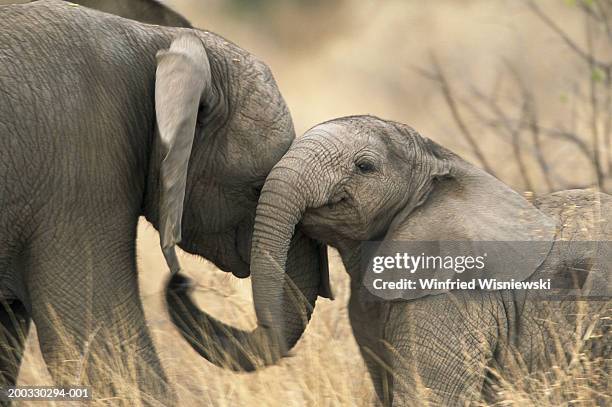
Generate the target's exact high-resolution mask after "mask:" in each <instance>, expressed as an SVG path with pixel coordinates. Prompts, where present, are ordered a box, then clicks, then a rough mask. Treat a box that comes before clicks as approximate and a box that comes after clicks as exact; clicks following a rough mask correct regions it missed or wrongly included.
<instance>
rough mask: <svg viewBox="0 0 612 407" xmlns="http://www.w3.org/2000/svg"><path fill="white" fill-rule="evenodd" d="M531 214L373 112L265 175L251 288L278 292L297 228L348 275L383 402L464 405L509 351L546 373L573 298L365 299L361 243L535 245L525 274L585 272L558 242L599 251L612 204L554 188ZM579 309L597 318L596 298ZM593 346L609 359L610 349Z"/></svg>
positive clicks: (609, 234) (458, 295)
mask: <svg viewBox="0 0 612 407" xmlns="http://www.w3.org/2000/svg"><path fill="white" fill-rule="evenodd" d="M536 205H537V206H538V207H539V208H540V209H541V210H538V209H536V207H534V206H533V205H532V204H530V203H529V202H527V201H526V200H525V199H524V198H523V197H522V196H521V195H519V194H517V193H516V192H514V191H512V190H511V189H510V188H508V187H507V186H506V185H504V184H503V183H501V182H500V181H499V180H497V179H495V178H494V177H492V176H490V175H489V174H487V173H485V172H483V171H482V170H480V169H478V168H476V167H474V166H472V165H470V164H469V163H467V162H466V161H464V160H462V159H461V158H460V157H458V156H456V155H455V154H453V153H451V152H450V151H448V150H446V149H444V148H442V147H441V146H439V145H437V144H435V143H433V142H432V141H430V140H428V139H425V138H423V137H421V136H420V135H418V134H417V133H416V132H415V131H414V130H412V129H411V128H409V127H408V126H405V125H403V124H399V123H394V122H389V121H383V120H380V119H378V118H375V117H370V116H356V117H347V118H342V119H337V120H333V121H331V122H327V123H324V124H321V125H318V126H316V127H314V128H313V129H311V130H309V131H308V132H307V133H306V134H305V135H304V136H302V137H300V138H299V139H297V140H296V141H295V142H294V143H293V144H292V146H291V148H290V149H289V151H288V152H287V154H285V156H284V157H283V158H282V159H281V160H280V161H279V162H278V163H277V164H276V166H275V167H274V169H273V170H272V171H271V172H270V174H269V176H268V178H267V180H266V184H265V185H264V187H263V190H262V194H261V197H260V200H259V204H258V208H257V217H256V223H255V231H254V235H253V247H252V253H251V276H252V279H253V287H254V288H253V290H254V293H255V294H257V291H258V290H266V292H267V293H268V295H270V294H269V293H270V292H273V291H274V290H275V289H276V290H279V287H278V285H277V284H276V281H279V280H281V278H280V277H279V275H278V274H279V273H282V271H283V267H284V266H285V265H286V264H287V263H288V261H287V260H286V259H287V247H288V242H289V241H290V239H291V236H292V234H293V233H294V230H295V226H296V225H297V224H298V223H301V225H302V226H303V230H304V231H305V232H306V233H307V234H308V235H309V236H311V237H313V238H315V239H317V240H319V241H321V242H324V243H326V244H328V245H331V246H333V247H336V248H337V249H338V250H339V252H340V254H341V256H342V259H343V262H344V265H345V267H346V270H347V271H348V273H349V275H350V277H351V289H352V290H351V292H352V294H351V299H350V303H349V315H350V321H351V325H352V328H353V332H354V334H355V337H356V339H357V342H358V344H359V347H360V349H361V353H362V356H363V357H364V359H365V362H366V364H367V367H368V369H369V371H370V374H371V376H372V379H373V381H374V385H375V388H376V392H377V394H378V396H379V398H380V400H381V401H382V402H383V404H385V405H391V404H393V405H422V403H423V402H424V401H425V400H424V399H423V397H425V396H424V392H423V391H420V392H417V383H420V384H421V385H422V386H425V387H426V388H429V389H430V390H431V401H432V402H433V403H435V404H436V405H437V404H441V405H463V403H464V402H465V401H467V400H473V399H478V398H480V397H481V393H485V396H486V395H487V394H489V395H490V391H488V390H489V389H490V385H491V381H490V380H485V379H487V376H486V370H485V367H489V368H492V369H496V370H498V371H499V372H500V373H501V374H505V375H508V376H510V377H511V374H512V370H511V369H509V371H508V370H506V369H507V368H508V367H510V366H512V364H513V363H514V364H515V365H516V361H515V359H514V358H515V357H516V355H520V357H522V358H523V361H524V362H525V364H526V369H527V370H528V371H536V370H538V369H540V368H543V367H544V366H546V365H550V363H552V362H553V361H551V360H550V359H547V358H548V357H549V356H550V355H552V354H555V352H554V350H555V349H554V345H555V341H554V340H553V338H559V340H560V343H561V344H562V346H570V345H571V344H573V343H574V341H575V339H576V338H575V335H576V333H575V331H574V329H575V325H576V323H575V322H576V321H574V320H572V318H574V315H575V314H576V309H575V308H576V304H577V302H572V301H558V302H544V301H536V302H533V301H530V300H529V298H527V296H525V295H524V292H522V293H520V292H508V291H497V292H474V291H472V292H454V293H447V294H441V295H429V296H427V295H421V296H420V298H416V299H413V300H400V301H383V300H379V299H375V298H374V297H373V296H372V295H370V294H369V292H368V291H367V290H366V289H365V288H364V287H363V284H362V276H363V274H362V273H363V271H362V268H361V267H362V266H361V264H362V263H360V254H361V253H360V244H361V243H362V242H364V241H369V240H387V241H407V240H409V241H419V242H435V241H440V240H461V241H492V240H496V241H500V242H501V243H500V245H502V244H503V245H504V247H503V251H512V250H516V249H517V247H515V246H514V243H513V241H534V240H538V241H542V242H544V243H543V244H544V245H545V246H546V250H544V251H543V252H542V254H541V258H538V259H537V262H535V263H534V267H533V270H524V271H525V272H526V273H525V274H523V275H524V276H525V278H537V276H538V275H539V273H557V272H560V271H563V270H566V269H567V267H570V269H571V268H572V267H574V265H576V264H577V265H584V264H586V263H585V261H586V260H588V259H585V258H582V257H583V256H586V257H588V256H591V254H584V253H570V252H568V251H567V250H564V249H563V247H562V246H557V245H556V244H553V240H555V239H570V240H607V241H608V242H607V247H608V249H609V241H610V240H612V222H610V219H611V216H612V197H610V196H609V195H605V194H601V193H593V192H587V191H580V190H574V191H564V192H558V193H555V194H551V195H548V196H545V197H542V198H541V199H539V200H537V201H536ZM503 242H506V243H503ZM429 253H431V252H429ZM517 255H520V253H517ZM489 257H491V256H489ZM488 260H490V262H487V267H486V269H485V270H484V272H483V274H482V275H481V276H479V277H481V278H491V277H495V276H498V275H499V273H500V270H499V267H500V264H497V263H495V261H494V259H488ZM608 260H609V258H608ZM560 265H564V267H561V266H560ZM568 265H569V266H568ZM275 266H276V267H275ZM279 266H280V268H279ZM600 266H601V265H600ZM605 266H606V267H609V265H608V264H606V265H605ZM536 269H537V270H536ZM536 271H537V272H536ZM604 272H606V271H605V270H604ZM607 272H608V273H609V270H607ZM275 273H276V275H275ZM548 275H549V274H548ZM549 276H550V275H549ZM583 282H584V279H583ZM279 291H280V290H279ZM285 303H286V300H285V299H284V298H282V297H281V296H280V295H279V296H278V297H277V298H274V297H268V302H267V303H265V304H261V303H260V304H258V303H257V302H256V311H257V313H258V316H259V317H260V320H261V319H262V318H263V317H262V316H264V317H265V315H272V317H274V316H275V314H274V310H269V309H267V308H266V307H280V308H281V309H282V308H283V306H284V305H285ZM258 306H259V307H258ZM588 306H590V307H591V308H592V309H591V313H592V315H597V312H598V311H599V310H601V309H602V307H603V309H605V302H604V301H599V302H591V303H588ZM546 320H549V321H552V322H553V323H552V324H551V325H547V324H544V323H542V321H546ZM267 323H268V324H269V325H270V326H275V324H276V326H279V325H282V321H281V320H277V321H275V320H271V321H269V322H267ZM585 325H588V324H585ZM551 327H552V330H549V329H548V328H551ZM586 329H587V327H586V326H583V327H582V331H579V332H578V335H582V334H583V333H584V331H585V330H586ZM607 338H609V335H608V336H607ZM599 345H600V346H599V348H600V351H602V349H607V350H605V351H606V352H609V345H606V346H608V347H607V348H605V347H604V346H601V345H602V343H601V341H600V343H599ZM551 347H552V348H553V349H551ZM564 349H565V350H568V349H569V347H568V348H564ZM608 356H610V355H609V354H608ZM515 372H516V371H515ZM519 374H521V373H519ZM489 379H490V377H489ZM511 383H512V381H511ZM421 389H422V387H421Z"/></svg>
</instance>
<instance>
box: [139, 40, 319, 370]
mask: <svg viewBox="0 0 612 407" xmlns="http://www.w3.org/2000/svg"><path fill="white" fill-rule="evenodd" d="M157 60H158V63H157V72H156V82H155V111H156V118H157V130H158V131H157V139H156V142H155V143H154V148H153V153H152V154H153V159H152V160H151V169H150V171H149V179H148V187H147V189H148V191H147V198H146V203H145V205H146V208H145V214H146V217H147V219H148V220H149V221H150V222H152V223H153V225H154V226H155V227H156V228H157V229H158V230H159V232H160V239H161V246H162V250H163V253H164V256H165V257H166V260H167V262H168V265H169V266H170V269H171V271H172V273H173V274H174V277H173V278H172V279H171V280H170V282H169V284H168V287H167V296H166V297H167V302H168V306H169V307H168V308H169V313H170V317H171V318H172V320H173V321H174V323H175V324H176V325H177V327H178V328H179V330H180V331H181V333H182V334H183V336H184V337H185V338H186V339H187V340H188V341H189V342H190V343H191V345H192V346H193V347H194V348H195V349H196V350H197V351H199V352H200V353H201V354H202V355H203V356H205V357H207V358H208V359H211V360H212V361H213V362H215V363H217V364H221V363H222V362H223V361H222V360H220V359H219V358H217V357H215V356H214V349H215V347H214V346H213V345H214V344H213V343H209V342H210V341H209V342H207V341H208V340H209V338H208V336H212V337H215V338H216V340H217V342H219V343H220V344H221V347H222V348H227V349H228V352H227V354H228V355H232V356H233V357H234V358H235V359H236V360H239V361H241V362H240V365H239V366H237V368H242V369H252V368H253V361H254V360H265V361H266V362H267V363H272V362H273V361H274V360H275V359H277V358H278V357H279V356H280V352H279V353H278V354H276V356H273V357H270V356H269V355H268V354H267V353H266V352H268V353H269V350H270V349H285V350H286V349H288V348H290V347H291V346H292V344H293V343H295V342H296V341H297V339H298V338H299V337H300V336H301V334H302V332H303V331H304V329H305V326H306V323H307V321H308V319H309V317H310V313H311V312H312V308H313V307H314V304H315V300H316V298H317V295H318V294H322V295H325V293H324V292H323V291H321V290H320V288H319V287H320V286H321V281H322V279H321V276H322V275H326V270H327V264H326V261H325V251H324V250H322V249H321V247H320V246H319V245H318V244H316V243H315V242H313V241H312V240H310V239H308V238H306V237H305V236H296V238H295V239H294V240H293V242H292V243H291V250H290V251H289V252H290V255H289V256H290V263H291V262H293V264H294V265H295V270H294V271H295V279H293V280H292V281H291V282H290V285H291V286H292V289H293V288H295V289H296V291H295V293H294V294H298V293H299V295H298V297H300V298H301V299H303V300H304V304H305V305H306V306H305V307H304V308H303V307H302V305H304V304H300V307H287V308H286V309H285V310H284V311H285V314H284V316H283V317H284V318H286V320H287V321H286V324H287V325H291V327H292V328H291V330H290V331H289V332H286V335H285V336H284V337H283V338H285V339H286V341H284V342H283V343H279V344H275V345H274V346H272V344H271V340H272V339H274V340H276V339H277V338H273V337H272V336H271V335H270V334H269V333H270V332H272V331H270V330H267V329H265V327H263V326H260V327H259V328H257V329H256V330H255V331H253V332H241V331H237V330H232V329H231V328H230V327H227V326H226V325H224V324H222V323H221V322H220V321H217V320H214V319H213V318H209V317H208V315H206V313H204V312H201V311H200V310H199V309H198V308H197V307H196V306H195V305H194V304H193V303H192V301H191V299H190V297H189V290H188V285H187V284H186V279H185V278H184V277H183V276H181V275H180V274H179V270H180V265H179V263H178V259H177V257H176V254H175V250H174V247H175V245H176V244H178V245H179V246H180V247H181V248H182V249H183V250H185V251H186V252H188V253H192V254H196V255H198V256H202V257H204V258H206V259H208V260H210V261H212V262H213V263H214V264H215V265H217V266H218V267H219V268H220V269H221V270H223V271H227V272H231V273H233V274H234V275H235V276H237V277H240V278H244V277H247V276H248V275H249V263H250V247H251V235H252V231H253V224H254V218H255V210H256V205H257V200H258V198H259V193H260V189H261V187H262V185H263V183H264V180H265V178H266V176H267V175H268V173H269V172H270V170H271V169H272V167H273V166H274V164H275V163H276V162H277V161H278V160H279V159H280V158H281V157H282V155H283V154H284V153H285V152H286V150H287V149H288V148H289V146H290V144H291V142H292V141H293V139H294V130H293V124H292V121H291V116H290V114H289V111H288V109H287V107H286V105H285V102H284V100H283V98H282V96H281V95H280V93H279V91H278V89H277V86H276V84H275V82H274V79H273V77H272V74H271V72H270V70H269V68H268V67H267V66H266V65H265V64H263V63H262V62H260V61H259V60H257V59H256V58H255V57H253V56H251V55H250V54H248V53H246V52H244V51H242V50H240V49H238V48H237V47H235V46H234V45H233V44H230V43H228V42H226V41H225V40H223V39H220V38H219V37H216V36H214V35H213V34H210V33H205V32H199V31H195V30H194V31H192V32H191V33H190V34H185V35H182V36H180V37H179V38H177V39H176V40H174V41H173V42H172V44H171V46H170V48H169V49H168V50H166V51H161V52H159V53H158V55H157ZM288 248H289V244H288ZM319 258H320V259H322V260H321V261H319V260H317V259H319ZM323 281H325V279H323ZM257 301H264V299H261V298H260V299H258V300H257ZM206 331H209V332H210V335H208V336H207V335H204V333H205V332H206ZM230 334H231V335H230ZM236 338H239V341H238V342H237V341H236ZM251 345H252V346H251ZM277 345H278V346H277Z"/></svg>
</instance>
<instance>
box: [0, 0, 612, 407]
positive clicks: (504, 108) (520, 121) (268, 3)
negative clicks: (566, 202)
mask: <svg viewBox="0 0 612 407" xmlns="http://www.w3.org/2000/svg"><path fill="white" fill-rule="evenodd" d="M5 3H6V1H5ZM165 3H166V4H168V5H169V6H170V7H172V8H173V9H174V10H176V11H178V12H179V13H181V14H182V15H183V16H185V17H186V18H187V19H188V20H190V21H191V23H192V24H193V25H194V26H196V27H199V28H204V29H208V30H210V31H213V32H215V33H217V34H220V35H222V36H224V37H226V38H228V39H230V40H231V41H233V42H235V43H237V44H238V45H240V46H241V47H243V48H245V49H247V50H249V51H250V52H252V53H254V54H256V55H257V56H259V57H260V58H261V59H263V60H264V61H265V62H267V63H268V65H270V67H271V68H272V71H273V73H274V75H275V77H276V80H277V82H278V84H279V87H280V89H281V92H282V93H283V95H284V97H285V98H286V100H287V102H288V105H289V108H290V109H291V112H292V115H293V118H294V123H295V126H296V130H297V132H298V133H302V132H304V131H305V130H306V129H308V128H309V127H311V126H313V125H315V124H316V123H318V122H321V121H324V120H328V119H330V118H333V117H338V116H343V115H352V114H366V113H367V114H374V115H377V116H380V117H382V118H386V119H393V120H397V121H400V122H404V123H407V124H409V125H411V126H413V127H414V128H415V129H417V130H418V131H419V132H420V133H421V134H423V135H425V136H427V137H429V138H432V139H434V140H436V141H437V142H439V143H441V144H443V145H444V146H446V147H447V148H450V149H451V150H454V151H455V152H456V153H458V154H460V155H462V156H463V157H464V158H466V159H468V160H470V161H472V162H474V163H475V164H477V165H479V166H481V167H483V168H485V169H487V170H488V171H489V172H491V173H493V174H495V175H496V176H497V177H498V178H500V179H502V180H503V181H504V182H506V183H508V184H509V185H511V186H512V187H514V188H515V189H517V190H518V191H521V192H523V191H533V192H535V193H538V194H539V193H546V192H548V191H553V190H560V189H568V188H576V187H580V188H585V187H593V188H599V189H601V190H604V191H607V192H608V193H610V192H611V191H612V144H611V134H612V86H611V82H612V78H611V63H612V2H611V1H609V0H538V1H535V2H533V3H532V2H529V1H518V0H436V1H427V2H425V1H416V0H385V1H380V0H337V1H324V0H310V1H308V0H282V1H281V0H176V1H166V2H165ZM139 233H140V235H139V240H138V247H139V267H140V278H141V282H142V297H143V301H144V303H145V311H146V312H147V317H148V319H149V323H150V325H151V327H152V329H153V331H154V334H155V338H156V344H157V347H158V349H159V351H160V353H161V356H162V359H163V362H164V365H165V366H166V368H167V369H168V371H169V373H170V376H171V377H172V379H173V381H174V382H175V383H176V386H177V387H178V388H179V394H180V397H181V405H215V406H236V405H266V406H267V405H273V406H276V405H278V406H302V405H309V406H310V405H312V406H315V405H316V406H335V405H339V406H345V405H346V406H353V405H357V406H360V405H370V403H371V401H372V397H373V394H372V389H371V384H370V381H369V378H368V376H367V373H366V371H365V368H364V366H363V362H362V360H361V357H360V355H359V351H358V349H357V346H356V344H355V343H354V340H353V338H352V333H351V331H350V326H349V324H348V317H347V315H346V302H347V299H348V279H347V277H346V276H345V273H344V270H343V269H342V265H341V263H340V261H339V259H338V257H337V256H336V255H334V254H332V263H333V267H332V270H331V273H332V280H333V284H334V287H333V288H334V290H335V292H336V297H337V298H336V300H335V301H333V302H331V301H328V300H319V301H320V304H319V305H318V306H317V309H316V311H315V313H314V316H313V322H312V323H311V324H310V325H309V327H308V329H307V331H306V334H305V337H304V339H303V340H302V341H300V343H299V344H298V346H297V347H296V348H295V350H294V355H295V356H293V357H291V358H288V359H287V360H284V361H283V362H282V363H281V364H280V365H279V366H273V367H270V368H267V369H265V370H264V371H262V372H258V373H254V374H234V373H230V372H225V371H221V370H220V369H217V368H214V367H212V366H210V365H208V364H207V363H206V362H205V361H204V360H202V359H201V358H200V357H199V356H197V355H196V354H195V352H193V351H192V350H191V348H189V347H188V345H187V344H186V343H185V342H184V341H183V340H182V339H181V338H180V336H179V335H178V333H177V332H176V331H175V329H174V327H173V326H172V325H171V323H170V322H169V321H168V319H167V316H166V314H165V310H164V306H163V302H162V295H161V292H162V287H163V282H164V281H165V279H166V278H167V277H168V271H167V269H166V267H165V266H164V261H163V258H162V255H161V252H160V251H159V249H158V242H159V240H158V239H159V238H158V236H157V234H156V232H155V231H154V230H153V228H152V227H151V226H149V225H147V224H146V223H145V222H142V224H141V226H140V230H139ZM182 261H183V264H184V265H185V267H186V268H187V270H188V272H189V273H190V275H191V276H192V277H193V278H194V279H196V281H198V283H199V288H198V290H197V292H196V294H195V295H196V298H197V300H198V304H199V305H200V306H201V307H203V308H205V309H206V310H208V311H209V312H211V313H212V314H213V315H215V316H218V317H221V318H223V319H224V320H226V321H229V322H232V323H234V324H237V325H240V326H242V327H253V326H254V312H253V310H252V303H251V300H250V283H249V281H248V280H237V279H235V278H233V277H231V276H228V275H226V274H224V273H220V272H218V271H214V270H213V269H214V267H213V266H212V265H210V264H208V263H207V262H205V261H202V260H197V259H194V258H192V257H189V256H187V255H184V254H182ZM570 379H571V378H570ZM550 380H551V382H552V385H551V383H548V384H547V385H546V386H545V387H543V388H542V389H541V392H540V393H538V392H537V391H536V393H535V395H531V394H530V395H526V394H524V393H521V392H520V391H519V390H520V389H514V390H512V391H508V395H507V397H508V404H517V405H558V404H562V403H564V402H565V401H564V399H563V397H564V396H563V394H564V393H563V392H564V391H566V390H567V386H568V383H570V384H571V383H573V380H569V381H568V378H567V377H563V378H558V381H557V382H555V380H556V379H555V377H554V375H553V377H552V379H550ZM45 382H48V376H47V374H46V370H45V367H44V364H43V363H42V361H41V359H40V355H39V354H38V349H37V346H36V338H35V335H32V337H31V338H30V342H29V351H28V354H27V358H26V361H25V363H24V365H23V369H22V373H21V376H20V384H22V385H26V384H41V383H45ZM555 383H556V384H555ZM560 383H563V385H561V384H560ZM551 386H552V387H551ZM563 386H566V388H565V390H564V388H563ZM574 396H575V395H574ZM36 405H40V404H36Z"/></svg>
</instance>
